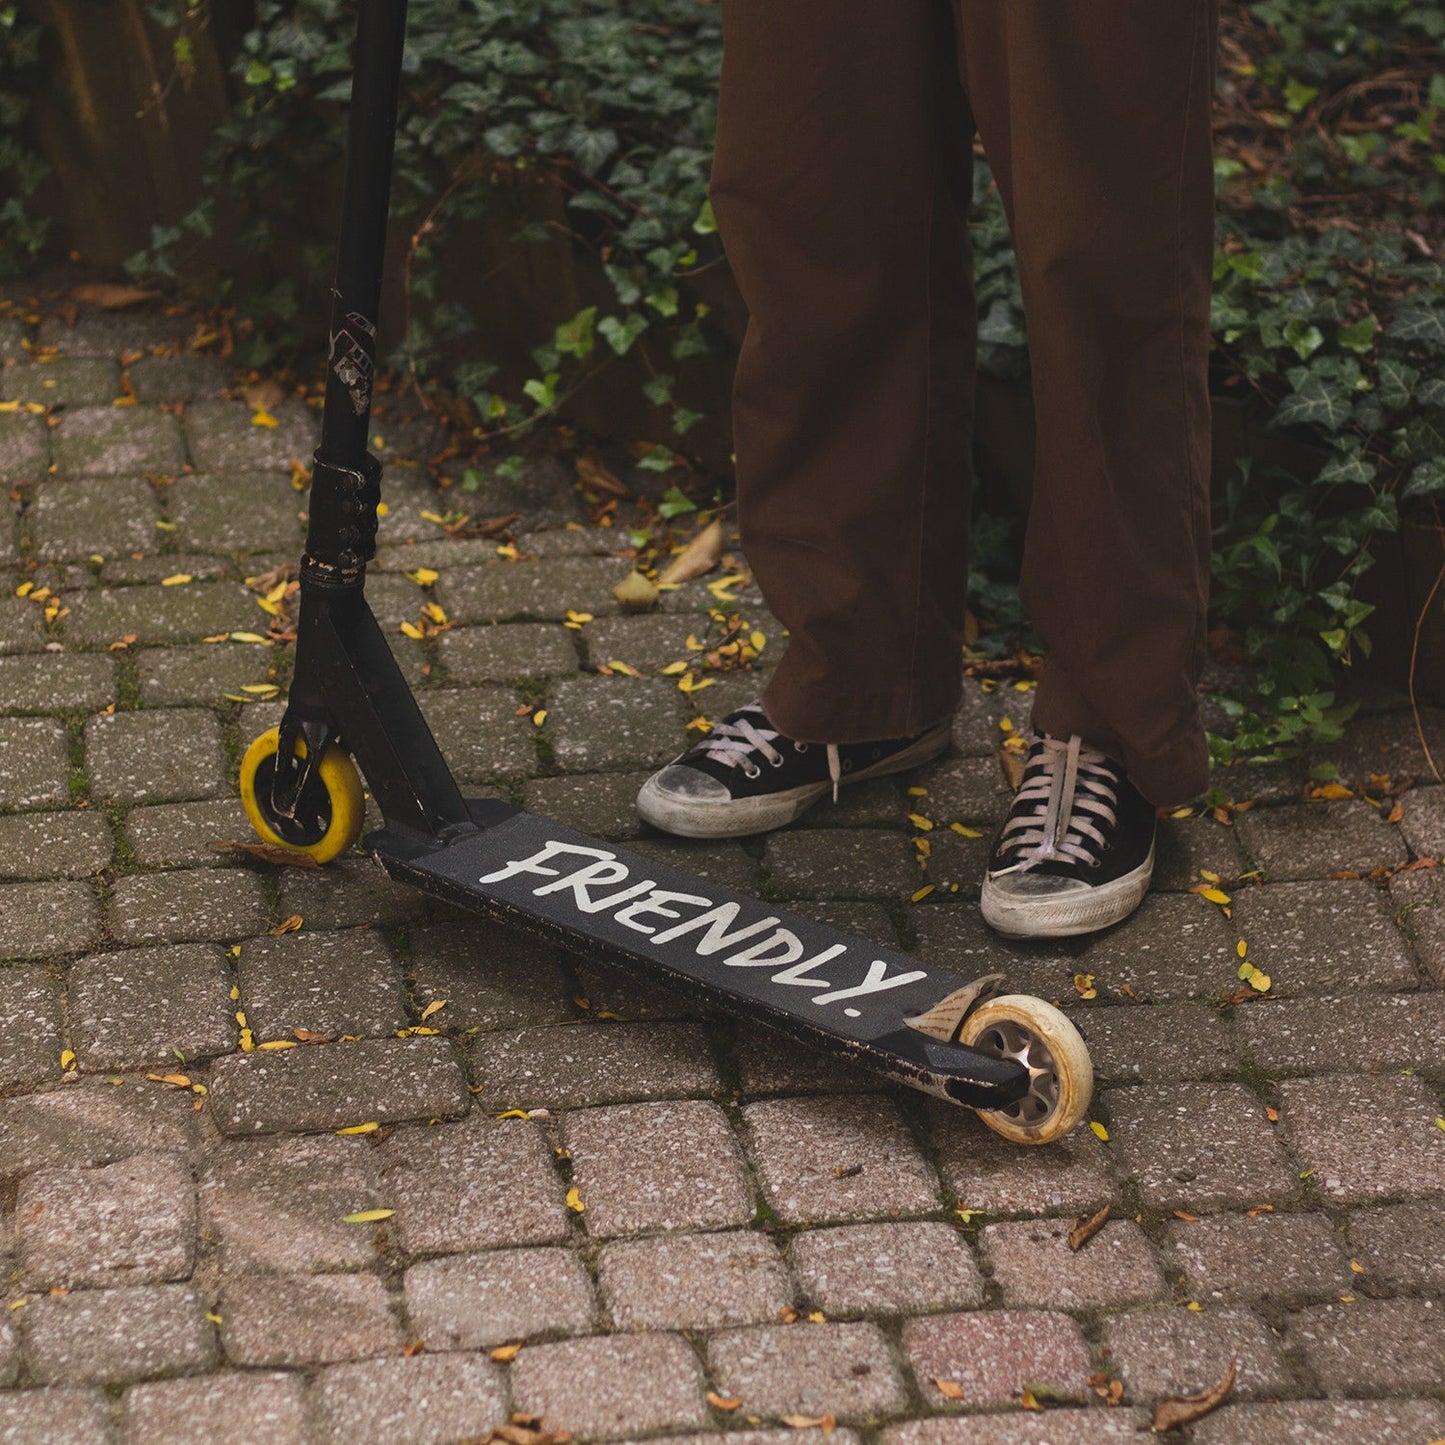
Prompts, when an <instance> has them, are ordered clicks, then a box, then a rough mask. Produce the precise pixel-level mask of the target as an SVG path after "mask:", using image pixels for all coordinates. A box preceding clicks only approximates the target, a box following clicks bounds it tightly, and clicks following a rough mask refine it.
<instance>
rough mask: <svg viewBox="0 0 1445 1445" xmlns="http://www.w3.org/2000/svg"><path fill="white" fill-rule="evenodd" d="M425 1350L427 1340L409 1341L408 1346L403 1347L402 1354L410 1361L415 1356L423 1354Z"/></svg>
mask: <svg viewBox="0 0 1445 1445" xmlns="http://www.w3.org/2000/svg"><path fill="white" fill-rule="evenodd" d="M424 1349H426V1341H425V1340H408V1341H407V1342H406V1344H404V1345H403V1346H402V1347H401V1353H402V1355H403V1356H404V1357H405V1358H406V1359H408V1360H409V1359H411V1357H412V1356H413V1355H419V1354H421V1352H422V1351H423V1350H424Z"/></svg>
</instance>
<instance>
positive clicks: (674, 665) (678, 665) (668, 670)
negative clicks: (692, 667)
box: [662, 662, 687, 677]
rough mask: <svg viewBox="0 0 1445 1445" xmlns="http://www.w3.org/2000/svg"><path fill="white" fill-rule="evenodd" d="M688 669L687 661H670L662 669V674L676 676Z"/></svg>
mask: <svg viewBox="0 0 1445 1445" xmlns="http://www.w3.org/2000/svg"><path fill="white" fill-rule="evenodd" d="M686 671H687V663H685V662H669V663H668V664H667V666H666V667H664V668H663V669H662V675H663V676H664V677H676V676H677V675H678V673H680V672H686Z"/></svg>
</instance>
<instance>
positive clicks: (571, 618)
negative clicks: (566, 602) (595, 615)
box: [567, 607, 592, 624]
mask: <svg viewBox="0 0 1445 1445" xmlns="http://www.w3.org/2000/svg"><path fill="white" fill-rule="evenodd" d="M567 621H568V622H576V623H578V624H581V623H583V622H591V621H592V614H591V613H590V612H574V611H573V610H572V609H571V608H570V607H569V608H568V609H567Z"/></svg>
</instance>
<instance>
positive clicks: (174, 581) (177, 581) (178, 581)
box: [161, 572, 196, 587]
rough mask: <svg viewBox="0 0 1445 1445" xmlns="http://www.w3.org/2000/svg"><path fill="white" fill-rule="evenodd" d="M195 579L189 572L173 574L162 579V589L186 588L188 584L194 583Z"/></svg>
mask: <svg viewBox="0 0 1445 1445" xmlns="http://www.w3.org/2000/svg"><path fill="white" fill-rule="evenodd" d="M195 580H196V579H195V577H194V576H193V575H192V574H191V573H189V572H173V573H171V575H170V576H169V577H162V578H161V586H162V587H184V586H185V585H186V583H187V582H194V581H195Z"/></svg>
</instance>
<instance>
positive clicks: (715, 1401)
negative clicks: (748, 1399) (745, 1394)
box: [707, 1390, 743, 1410]
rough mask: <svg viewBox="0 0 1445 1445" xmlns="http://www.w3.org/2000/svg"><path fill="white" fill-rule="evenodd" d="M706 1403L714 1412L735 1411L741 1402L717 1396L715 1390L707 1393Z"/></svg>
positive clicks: (728, 1397)
mask: <svg viewBox="0 0 1445 1445" xmlns="http://www.w3.org/2000/svg"><path fill="white" fill-rule="evenodd" d="M707 1402H708V1404H709V1405H711V1406H712V1407H713V1409H714V1410H736V1409H737V1408H738V1407H739V1406H740V1405H741V1404H742V1403H743V1402H742V1401H741V1400H735V1399H732V1398H731V1397H730V1396H727V1395H719V1394H718V1392H717V1391H716V1390H709V1391H708V1392H707Z"/></svg>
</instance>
